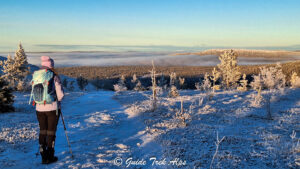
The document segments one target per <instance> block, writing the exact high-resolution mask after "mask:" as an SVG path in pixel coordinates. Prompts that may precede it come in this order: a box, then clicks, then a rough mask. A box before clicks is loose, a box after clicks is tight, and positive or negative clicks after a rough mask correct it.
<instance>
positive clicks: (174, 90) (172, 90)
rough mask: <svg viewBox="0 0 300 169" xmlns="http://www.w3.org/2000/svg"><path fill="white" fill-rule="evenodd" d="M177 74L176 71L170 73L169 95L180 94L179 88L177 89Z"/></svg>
mask: <svg viewBox="0 0 300 169" xmlns="http://www.w3.org/2000/svg"><path fill="white" fill-rule="evenodd" d="M177 84H178V82H177V76H176V73H175V72H172V73H171V74H170V90H169V97H177V96H179V93H178V90H177Z"/></svg>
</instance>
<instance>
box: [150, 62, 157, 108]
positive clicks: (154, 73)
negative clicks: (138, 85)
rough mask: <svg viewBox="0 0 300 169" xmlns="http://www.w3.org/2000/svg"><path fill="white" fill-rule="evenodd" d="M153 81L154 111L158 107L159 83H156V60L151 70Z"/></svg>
mask: <svg viewBox="0 0 300 169" xmlns="http://www.w3.org/2000/svg"><path fill="white" fill-rule="evenodd" d="M150 74H151V81H152V87H151V88H152V111H154V110H156V108H157V84H156V70H155V66H154V61H153V60H152V70H151V71H150Z"/></svg>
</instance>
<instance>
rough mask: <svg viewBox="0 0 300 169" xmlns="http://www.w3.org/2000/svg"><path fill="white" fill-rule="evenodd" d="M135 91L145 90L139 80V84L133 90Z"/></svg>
mask: <svg viewBox="0 0 300 169" xmlns="http://www.w3.org/2000/svg"><path fill="white" fill-rule="evenodd" d="M133 90H135V91H144V90H145V88H144V87H143V85H142V83H141V81H139V80H137V83H136V85H135V87H134V88H133Z"/></svg>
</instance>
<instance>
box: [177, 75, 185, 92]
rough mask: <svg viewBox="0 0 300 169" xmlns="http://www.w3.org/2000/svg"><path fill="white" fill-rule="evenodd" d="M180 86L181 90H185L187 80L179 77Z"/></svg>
mask: <svg viewBox="0 0 300 169" xmlns="http://www.w3.org/2000/svg"><path fill="white" fill-rule="evenodd" d="M178 80H179V86H180V89H183V88H184V82H185V79H184V78H183V77H182V78H181V77H179V79H178Z"/></svg>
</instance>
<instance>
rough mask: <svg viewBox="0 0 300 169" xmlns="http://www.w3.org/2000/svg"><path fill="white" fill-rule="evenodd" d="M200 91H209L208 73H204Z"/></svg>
mask: <svg viewBox="0 0 300 169" xmlns="http://www.w3.org/2000/svg"><path fill="white" fill-rule="evenodd" d="M201 89H202V90H204V91H208V90H210V89H211V83H210V80H209V74H208V73H205V75H204V80H203V81H202V84H201Z"/></svg>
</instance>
